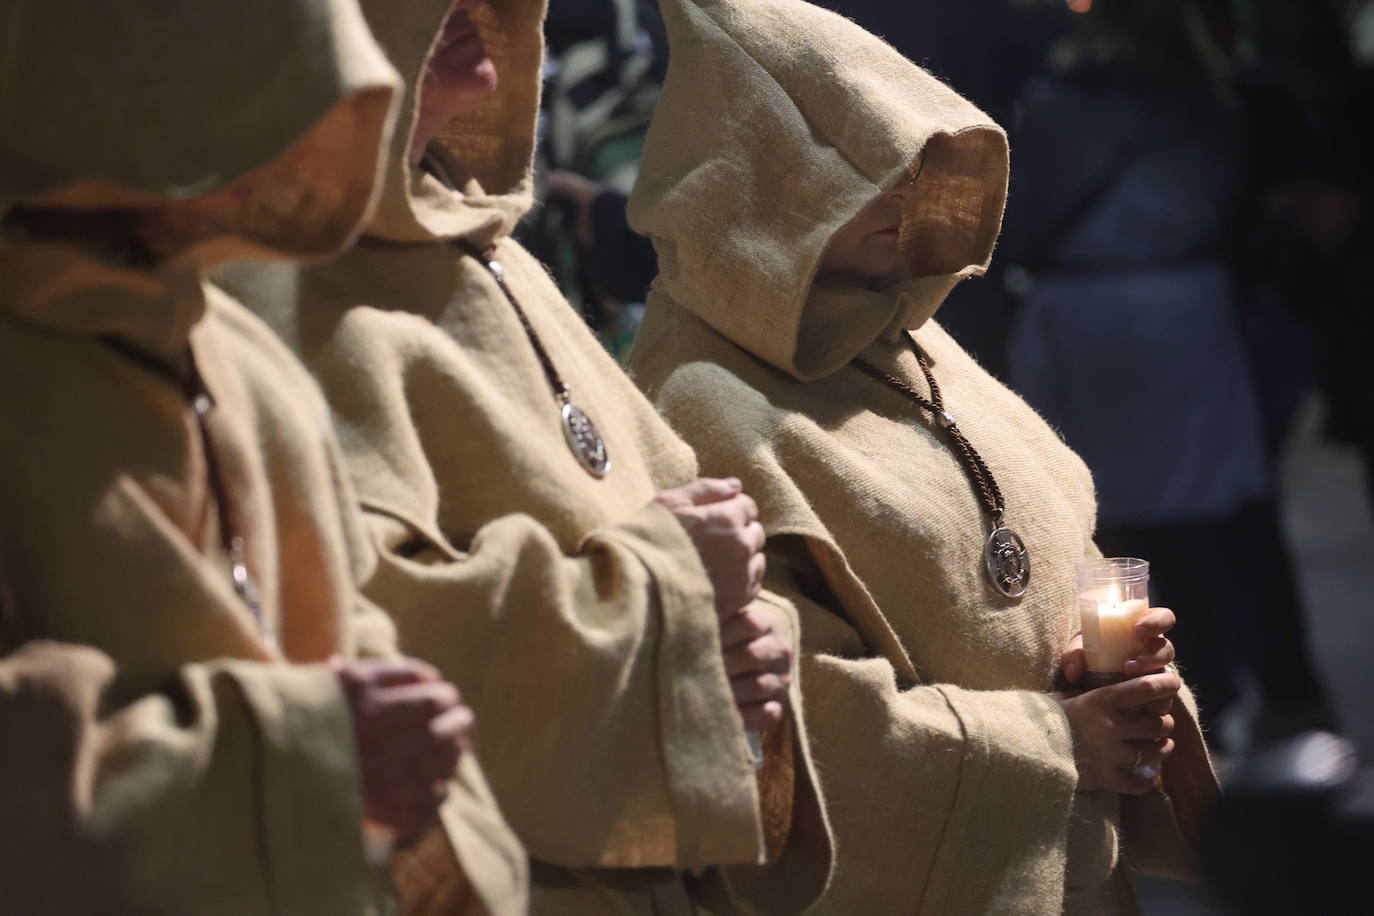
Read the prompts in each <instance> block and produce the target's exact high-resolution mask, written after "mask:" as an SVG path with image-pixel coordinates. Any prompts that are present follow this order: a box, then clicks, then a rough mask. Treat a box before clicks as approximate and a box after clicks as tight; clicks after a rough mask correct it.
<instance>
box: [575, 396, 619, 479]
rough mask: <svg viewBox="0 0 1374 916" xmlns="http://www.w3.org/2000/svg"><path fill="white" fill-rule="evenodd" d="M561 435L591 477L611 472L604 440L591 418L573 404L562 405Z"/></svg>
mask: <svg viewBox="0 0 1374 916" xmlns="http://www.w3.org/2000/svg"><path fill="white" fill-rule="evenodd" d="M563 437H564V438H565V439H567V440H568V447H569V448H570V449H572V453H573V457H575V458H576V459H577V461H578V463H579V464H581V465H582V467H584V468H586V470H587V473H588V474H591V475H592V476H593V477H605V476H606V475H607V474H609V473H610V472H611V456H610V454H609V453H608V452H607V451H606V440H605V439H602V438H601V432H600V430H598V429H597V428H596V424H595V423H593V422H592V418H591V417H589V416H587V415H586V414H585V413H583V412H582V408H580V407H578V406H576V405H575V404H564V405H563Z"/></svg>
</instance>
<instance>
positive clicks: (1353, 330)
mask: <svg viewBox="0 0 1374 916" xmlns="http://www.w3.org/2000/svg"><path fill="white" fill-rule="evenodd" d="M1237 7H1238V9H1239V14H1240V20H1241V23H1242V25H1243V27H1244V31H1245V34H1246V36H1247V40H1248V45H1249V47H1250V48H1251V50H1252V53H1253V55H1254V58H1255V60H1256V62H1257V63H1258V64H1259V65H1260V66H1261V67H1262V69H1261V71H1260V72H1261V73H1262V75H1263V83H1262V85H1261V88H1262V89H1263V90H1264V91H1263V92H1262V93H1260V94H1258V97H1259V100H1260V102H1261V104H1262V105H1263V109H1262V112H1261V116H1260V117H1255V118H1253V119H1252V123H1253V128H1252V131H1251V148H1252V149H1253V150H1255V151H1256V153H1257V154H1258V155H1260V156H1262V157H1263V158H1262V159H1260V161H1259V163H1258V165H1259V167H1260V168H1262V169H1263V170H1264V171H1265V173H1266V174H1267V176H1268V178H1269V181H1268V183H1267V186H1266V187H1265V188H1263V189H1262V191H1263V192H1264V193H1263V196H1261V197H1260V198H1259V199H1258V201H1257V206H1256V208H1255V209H1256V211H1257V212H1256V214H1255V222H1256V225H1258V226H1260V227H1261V228H1262V232H1257V233H1252V236H1251V238H1250V240H1249V241H1250V244H1249V246H1248V247H1247V249H1246V251H1245V252H1244V254H1245V256H1246V263H1245V272H1246V275H1247V279H1248V280H1249V281H1250V282H1251V284H1252V287H1253V288H1254V289H1255V290H1256V291H1257V292H1258V293H1259V294H1260V295H1264V294H1267V295H1269V296H1271V297H1273V298H1275V299H1278V300H1279V301H1281V302H1283V303H1284V304H1285V305H1286V306H1287V307H1288V308H1290V309H1291V310H1292V312H1293V313H1294V314H1295V315H1296V317H1297V318H1298V320H1299V322H1300V330H1301V332H1302V333H1305V334H1307V335H1309V336H1310V338H1311V340H1312V343H1313V345H1314V348H1315V356H1316V359H1315V378H1316V381H1317V382H1318V384H1319V385H1320V388H1321V393H1322V399H1323V401H1324V403H1325V408H1326V424H1325V431H1326V433H1327V435H1328V436H1329V437H1330V438H1331V439H1333V440H1335V441H1337V442H1342V443H1346V444H1349V445H1353V446H1355V447H1356V448H1358V449H1359V450H1360V452H1361V454H1362V457H1363V461H1364V465H1365V469H1366V475H1365V476H1366V489H1367V493H1368V495H1369V497H1370V505H1371V508H1374V387H1372V386H1370V385H1369V383H1368V379H1367V372H1366V369H1365V366H1366V364H1367V362H1368V359H1369V357H1368V353H1367V350H1368V341H1369V340H1370V339H1371V338H1374V308H1371V307H1370V302H1369V293H1368V286H1369V284H1368V278H1367V276H1366V275H1365V274H1366V266H1365V261H1366V259H1367V256H1368V255H1369V254H1370V253H1371V252H1374V211H1372V210H1371V206H1370V203H1371V193H1372V192H1374V180H1372V179H1371V173H1370V169H1369V166H1368V163H1369V158H1370V153H1371V145H1370V143H1369V141H1368V139H1367V137H1368V133H1369V131H1368V130H1367V125H1366V124H1365V121H1366V120H1367V119H1366V118H1365V117H1363V113H1364V112H1368V111H1369V110H1370V109H1371V106H1374V4H1372V3H1369V2H1364V0H1358V2H1349V0H1346V2H1341V0H1312V2H1308V3H1286V2H1282V0H1238V2H1237ZM1252 318H1253V316H1252ZM1285 330H1286V329H1285ZM1271 337H1272V343H1271V344H1269V345H1268V347H1267V352H1268V353H1269V354H1272V355H1274V356H1278V355H1281V354H1284V353H1291V352H1292V346H1291V334H1282V333H1280V334H1272V335H1271ZM1271 365H1272V363H1271ZM1261 384H1262V385H1264V384H1265V378H1264V377H1263V376H1262V377H1261ZM1271 400H1272V399H1271ZM1274 432H1276V433H1277V434H1279V435H1281V434H1282V432H1283V429H1282V426H1281V425H1280V426H1278V427H1277V428H1276V429H1275V430H1274Z"/></svg>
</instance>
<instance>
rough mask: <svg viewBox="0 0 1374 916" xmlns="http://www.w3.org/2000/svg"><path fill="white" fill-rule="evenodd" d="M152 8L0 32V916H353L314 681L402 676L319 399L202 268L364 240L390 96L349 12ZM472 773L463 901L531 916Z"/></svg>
mask: <svg viewBox="0 0 1374 916" xmlns="http://www.w3.org/2000/svg"><path fill="white" fill-rule="evenodd" d="M154 6H156V7H157V9H150V8H148V5H146V4H139V5H131V4H96V5H92V6H89V7H83V8H82V9H80V10H79V11H74V10H73V9H71V8H70V7H69V6H68V5H64V4H53V3H50V2H48V0H18V2H11V3H7V4H5V5H4V8H3V10H0V43H3V45H4V46H5V47H6V53H5V55H4V56H3V59H0V414H3V418H4V419H3V422H0V505H3V506H4V511H3V518H4V524H3V527H0V747H3V752H0V834H3V835H4V836H5V837H7V838H9V839H10V842H9V843H8V844H7V845H6V847H5V853H4V855H3V856H0V888H3V891H0V893H2V894H3V898H4V903H3V905H2V906H3V908H4V909H6V910H8V911H14V912H45V913H46V912H55V913H56V912H60V913H71V912H130V913H185V912H216V913H228V912H235V913H246V912H282V913H363V912H372V911H374V909H375V908H376V907H377V906H378V905H379V904H381V903H382V901H380V900H379V899H378V897H377V886H376V882H375V880H374V878H375V876H374V874H373V871H372V870H371V869H370V868H369V867H368V866H367V863H366V862H365V859H364V842H363V816H364V804H363V802H364V798H363V793H362V792H361V791H360V786H361V785H365V784H366V782H367V780H368V778H369V776H368V774H367V773H365V772H364V771H363V770H364V768H363V764H362V750H361V745H360V743H359V742H360V740H361V739H355V721H359V720H357V719H356V718H355V713H354V711H353V704H352V703H351V702H350V700H349V698H348V695H347V694H346V692H345V690H344V689H341V683H340V681H341V675H340V674H338V673H336V671H335V670H334V668H333V667H332V666H331V665H329V664H326V662H328V661H329V660H330V659H331V657H333V656H339V657H342V658H344V659H350V658H355V657H359V656H382V657H389V656H394V654H395V637H394V631H393V628H392V626H391V624H390V622H389V621H388V619H387V618H386V616H385V615H384V614H382V613H381V612H380V611H378V610H377V609H376V608H375V607H374V606H372V605H371V604H370V603H369V602H368V601H367V600H366V599H364V598H363V597H362V596H361V594H360V592H359V588H358V586H359V584H360V583H361V582H363V581H364V580H365V579H366V578H367V577H368V576H369V575H371V572H372V571H373V569H374V567H375V553H374V552H373V550H372V548H371V545H370V544H369V543H368V541H367V539H366V536H365V534H364V533H363V531H362V529H361V525H360V523H359V520H358V515H357V508H356V499H355V497H354V496H353V494H352V493H351V491H350V490H349V488H348V486H347V484H346V482H345V478H344V476H343V473H342V471H341V468H340V466H339V462H338V460H337V446H336V444H335V440H334V438H333V433H332V431H331V429H330V425H329V417H328V414H327V412H326V410H325V408H324V405H323V403H322V401H321V399H320V397H319V393H318V390H317V389H316V388H315V387H314V385H313V383H312V382H311V380H310V378H309V376H308V375H307V374H306V373H305V371H304V370H303V369H302V368H301V367H300V366H299V364H298V363H297V362H296V361H295V360H294V359H293V358H292V357H291V355H290V354H289V352H288V351H287V350H286V349H285V348H284V347H283V346H282V345H281V343H280V342H279V341H278V340H277V339H276V338H275V337H273V336H272V334H271V333H270V332H269V331H268V329H267V328H266V327H265V326H264V325H263V324H262V323H261V322H260V321H258V320H257V319H256V318H254V317H252V316H251V315H250V314H249V313H248V312H246V311H245V310H244V309H243V308H242V307H241V306H239V305H237V304H236V303H234V302H233V301H232V300H230V299H229V298H228V297H227V296H225V295H224V294H223V293H222V292H220V291H218V290H216V289H215V288H213V287H211V286H209V285H208V284H206V283H205V282H203V280H202V275H203V272H204V271H205V270H206V269H207V268H208V267H209V266H210V265H212V264H214V263H216V262H218V261H221V260H223V259H224V258H227V257H230V256H262V255H272V256H278V257H296V256H317V255H323V254H327V253H330V252H334V251H336V250H338V249H339V248H341V247H342V246H344V245H345V244H346V243H348V242H349V241H350V240H351V239H352V238H353V236H354V235H355V233H356V231H357V227H358V224H359V223H360V221H362V220H363V219H364V218H365V217H366V215H367V214H368V213H369V212H370V210H371V206H372V204H373V201H374V188H375V187H376V184H377V177H378V168H379V163H380V161H381V158H382V154H383V152H384V149H385V143H386V140H387V138H388V137H389V128H390V126H391V123H392V120H393V110H394V103H395V100H396V98H397V96H398V93H397V82H396V75H395V72H394V71H393V70H392V69H391V68H390V66H389V65H388V64H387V62H386V60H385V58H384V56H383V55H382V53H381V51H380V49H379V48H378V47H377V45H376V44H375V42H374V41H373V39H372V38H371V36H370V34H369V33H368V31H367V28H366V24H365V22H364V21H363V19H362V16H361V14H360V13H359V11H358V9H357V7H356V5H355V4H354V3H353V2H352V0H242V2H236V3H233V4H224V3H186V2H177V3H160V4H155V5H154ZM249 64H251V65H249ZM339 150H347V151H348V154H347V155H340V154H339V153H338V151H339ZM335 664H336V665H337V666H338V667H339V668H340V669H341V670H342V671H345V672H348V671H358V670H362V669H363V668H364V667H365V666H363V665H361V663H357V662H344V661H340V662H336V663H335ZM375 664H376V665H377V666H378V667H385V666H387V665H390V666H391V667H393V668H395V667H397V666H400V665H402V664H404V663H403V662H401V661H395V662H377V663H375ZM410 664H414V663H410ZM371 721H375V720H369V722H371ZM428 724H429V723H428V722H424V721H423V720H422V721H421V722H420V723H419V725H418V726H417V727H418V728H424V727H425V726H426V725H428ZM474 767H475V762H474V761H473V759H472V758H471V756H470V755H467V756H465V758H464V763H463V765H462V767H461V769H460V774H459V777H457V778H456V779H455V780H453V781H452V782H451V784H450V787H449V797H448V802H447V803H446V806H445V807H444V809H443V810H442V815H443V818H444V822H445V824H446V825H447V826H448V827H449V839H450V840H451V841H452V844H453V847H454V848H455V849H456V850H457V852H458V855H459V857H461V858H462V860H463V863H464V865H465V867H466V870H467V872H468V876H469V878H470V879H471V881H470V883H468V884H466V885H464V886H463V887H461V888H458V891H460V892H461V893H463V894H464V895H465V898H464V899H466V900H467V901H468V902H469V903H470V904H472V906H471V910H472V911H487V910H489V911H492V912H503V911H508V910H509V909H511V908H519V907H520V906H522V905H523V893H524V890H523V884H524V864H523V856H522V853H521V851H520V849H519V846H518V844H517V843H516V842H515V841H514V839H513V837H512V836H511V834H510V833H509V830H508V828H506V827H505V826H504V824H503V822H502V821H501V819H500V816H499V814H498V813H497V811H496V809H495V806H494V803H493V802H492V801H491V799H490V796H489V794H487V793H486V790H485V788H484V785H483V783H482V782H481V779H480V774H479V773H478V772H477V771H476V770H475V769H474ZM440 778H442V777H440ZM434 835H435V834H433V833H431V834H430V836H431V837H432V836H434ZM433 845H434V844H433V842H432V841H429V840H426V846H427V848H432V847H433ZM441 845H442V844H441ZM448 861H449V862H450V863H451V862H452V861H453V856H452V854H451V853H450V854H449V857H448ZM450 886H451V887H452V886H453V885H450ZM449 899H456V898H449ZM455 911H462V910H455Z"/></svg>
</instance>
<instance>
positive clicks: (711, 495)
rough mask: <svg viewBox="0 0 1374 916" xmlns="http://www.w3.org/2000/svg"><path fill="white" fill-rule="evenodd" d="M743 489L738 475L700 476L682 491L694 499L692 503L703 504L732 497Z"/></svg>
mask: <svg viewBox="0 0 1374 916" xmlns="http://www.w3.org/2000/svg"><path fill="white" fill-rule="evenodd" d="M742 489H743V485H742V484H741V483H740V482H739V478H737V477H726V478H723V479H722V478H718V477H698V478H697V479H696V480H694V481H692V482H691V483H689V484H687V486H685V487H683V488H682V492H683V493H684V494H685V495H686V496H687V498H688V499H690V500H691V501H692V505H694V506H703V505H706V504H707V503H719V502H724V501H725V500H727V499H732V498H734V497H735V496H737V495H739V492H740V490H742Z"/></svg>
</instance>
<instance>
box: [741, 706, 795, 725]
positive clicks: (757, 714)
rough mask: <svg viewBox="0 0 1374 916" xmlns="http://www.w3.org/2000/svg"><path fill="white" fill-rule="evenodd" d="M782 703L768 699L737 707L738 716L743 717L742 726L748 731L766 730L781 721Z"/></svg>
mask: <svg viewBox="0 0 1374 916" xmlns="http://www.w3.org/2000/svg"><path fill="white" fill-rule="evenodd" d="M784 709H785V707H784V705H783V704H782V703H781V702H779V701H777V700H769V701H768V702H766V703H751V704H749V705H747V706H741V707H739V714H740V718H742V719H744V727H745V728H747V729H749V730H750V731H755V732H762V731H767V730H768V729H770V728H772V727H773V726H774V725H777V724H778V723H779V722H781V721H782V716H783V712H784Z"/></svg>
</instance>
